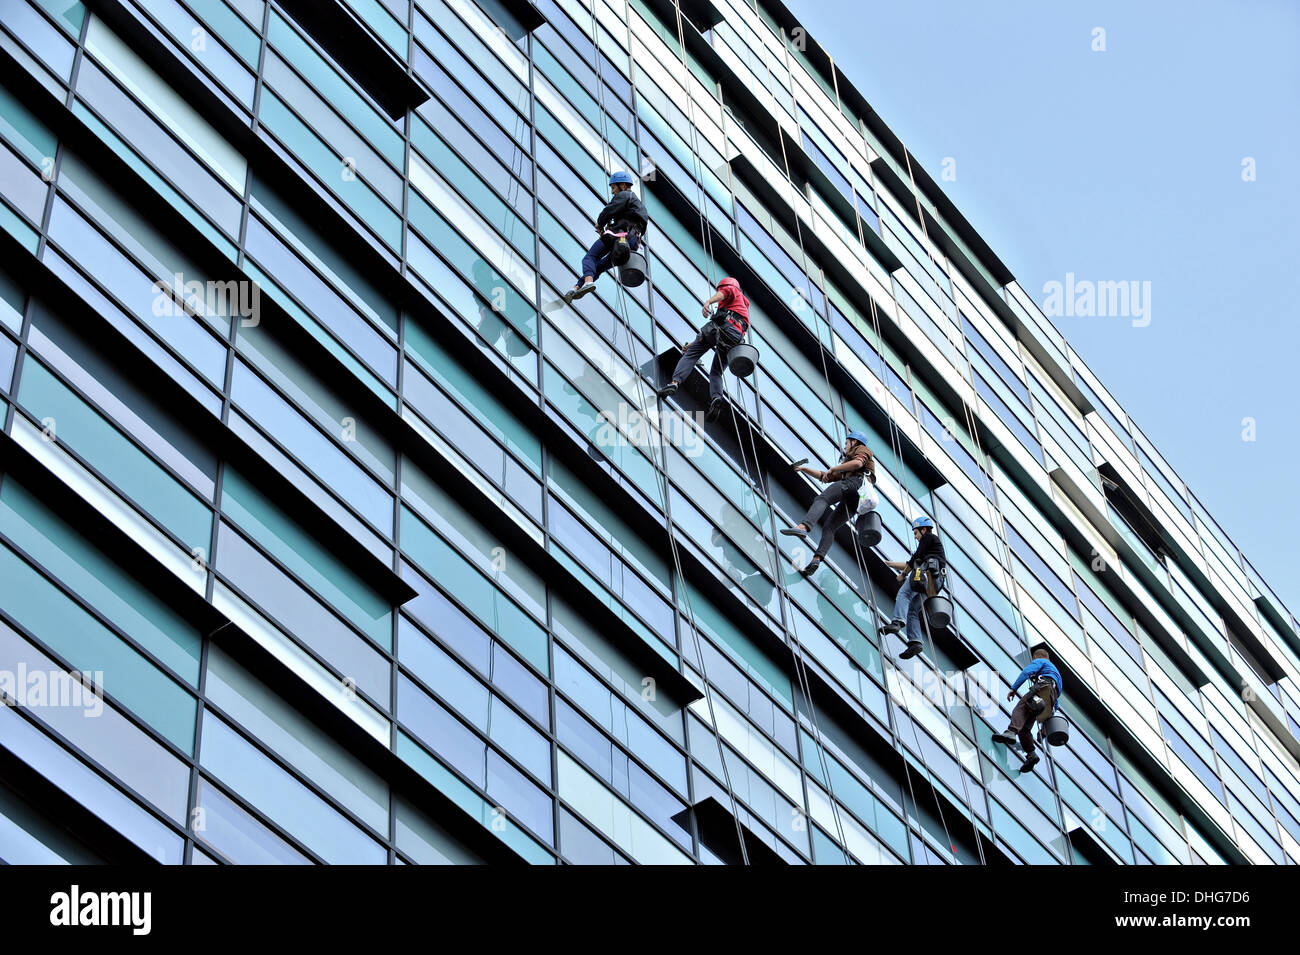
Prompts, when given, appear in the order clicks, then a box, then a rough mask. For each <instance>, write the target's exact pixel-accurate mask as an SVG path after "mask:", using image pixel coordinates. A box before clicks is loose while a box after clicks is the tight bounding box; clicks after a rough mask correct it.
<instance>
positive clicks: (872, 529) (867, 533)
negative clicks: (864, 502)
mask: <svg viewBox="0 0 1300 955" xmlns="http://www.w3.org/2000/svg"><path fill="white" fill-rule="evenodd" d="M857 526H858V536H859V537H861V538H862V543H863V544H865V545H866V546H868V547H875V546H876V545H877V544H879V543H880V541H881V539H882V538H883V537H884V533H885V529H884V527H883V525H882V524H881V522H880V512H879V511H867V513H865V514H862V515H860V516H859V517H858V525H857Z"/></svg>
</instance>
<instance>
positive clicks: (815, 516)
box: [803, 477, 862, 557]
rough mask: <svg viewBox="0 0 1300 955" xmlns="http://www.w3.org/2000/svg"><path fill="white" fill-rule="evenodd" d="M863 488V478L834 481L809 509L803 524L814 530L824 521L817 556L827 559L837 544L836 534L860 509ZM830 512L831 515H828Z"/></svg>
mask: <svg viewBox="0 0 1300 955" xmlns="http://www.w3.org/2000/svg"><path fill="white" fill-rule="evenodd" d="M861 488H862V478H861V477H846V478H841V479H840V480H838V481H832V482H831V483H830V484H828V485H826V487H825V488H824V489H823V490H822V492H821V493H820V494H818V495H817V496H816V497H815V498H813V502H812V504H811V505H809V507H808V513H807V514H805V515H804V516H803V523H804V524H805V525H806V526H807V527H808V529H809V530H812V529H813V528H814V527H816V526H817V525H818V524H819V523H821V522H822V521H825V524H824V525H823V527H822V539H821V540H820V541H818V542H817V555H818V556H819V557H825V556H826V555H827V554H828V553H830V550H831V544H832V543H834V542H835V533H836V531H838V530H839V529H840V528H841V527H843V526H844V525H845V524H847V523H848V520H849V518H851V517H852V516H853V512H854V511H856V510H857V509H858V491H859V490H860V489H861ZM828 512H829V513H828Z"/></svg>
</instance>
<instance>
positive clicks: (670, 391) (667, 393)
mask: <svg viewBox="0 0 1300 955" xmlns="http://www.w3.org/2000/svg"><path fill="white" fill-rule="evenodd" d="M677 388H678V385H677V382H675V381H670V382H668V384H666V385H664V386H663V387H662V388H660V389H659V397H660V398H668V397H671V396H672V395H675V394H677Z"/></svg>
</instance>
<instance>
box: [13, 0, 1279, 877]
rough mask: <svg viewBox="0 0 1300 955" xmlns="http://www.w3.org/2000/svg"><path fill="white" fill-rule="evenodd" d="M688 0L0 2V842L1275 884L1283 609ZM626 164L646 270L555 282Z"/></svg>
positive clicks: (1124, 425)
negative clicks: (700, 353) (716, 349)
mask: <svg viewBox="0 0 1300 955" xmlns="http://www.w3.org/2000/svg"><path fill="white" fill-rule="evenodd" d="M335 7H337V9H334V8H335ZM326 8H329V10H328V16H327V11H326ZM688 12H689V14H690V15H689V16H688V15H687V12H683V11H680V10H679V9H678V7H677V6H676V5H675V4H674V3H672V2H665V0H539V2H536V3H531V2H525V0H368V2H359V0H358V2H352V0H330V2H329V3H324V4H310V3H299V2H284V3H281V2H278V0H103V2H99V3H95V4H93V5H92V6H91V7H87V6H85V5H83V4H82V3H81V2H78V0H9V2H6V3H5V4H4V5H3V7H0V165H2V166H3V170H0V242H2V243H3V244H4V250H5V252H6V254H5V255H3V256H0V421H2V422H3V431H4V434H3V437H0V690H2V691H3V692H4V695H5V702H6V703H12V704H15V705H10V706H0V751H2V752H0V755H2V756H3V757H4V765H5V766H7V767H9V768H10V771H9V772H8V773H7V774H5V775H4V777H3V779H2V780H0V860H3V861H5V862H10V863H22V862H59V861H62V862H73V863H76V862H88V861H144V860H153V861H157V862H163V863H170V864H199V863H204V864H207V863H212V862H222V863H333V862H342V863H367V864H399V863H401V864H405V863H449V864H462V863H479V862H495V861H502V860H516V861H518V860H522V861H525V862H528V863H534V864H539V865H542V864H545V865H553V864H562V863H570V864H586V863H590V864H627V863H656V864H679V863H682V864H686V863H697V864H698V863H707V864H736V863H743V862H750V863H758V862H777V861H779V862H784V863H788V864H846V863H859V864H981V863H988V862H994V861H1007V860H1010V861H1014V862H1022V863H1049V864H1083V863H1089V862H1101V861H1105V862H1118V863H1124V864H1140V863H1160V864H1165V863H1183V864H1189V863H1223V862H1229V863H1236V862H1257V863H1278V864H1284V863H1288V862H1291V863H1294V862H1297V861H1300V768H1298V767H1300V764H1298V763H1297V758H1298V757H1300V740H1298V739H1297V734H1300V629H1298V628H1297V621H1296V618H1295V617H1294V616H1293V615H1292V614H1291V612H1290V611H1289V610H1288V609H1287V608H1286V607H1285V606H1284V605H1283V604H1282V603H1281V601H1280V600H1279V599H1278V598H1277V596H1276V595H1275V594H1273V592H1272V591H1271V590H1270V589H1269V587H1268V585H1267V584H1266V583H1265V582H1264V581H1263V580H1262V579H1261V578H1260V577H1259V575H1258V574H1257V573H1256V571H1255V570H1254V569H1253V567H1252V566H1251V565H1250V563H1249V562H1248V561H1247V560H1246V558H1245V557H1244V556H1243V555H1242V554H1241V553H1240V551H1239V550H1238V549H1237V548H1236V547H1235V545H1233V543H1232V542H1231V540H1230V539H1229V537H1228V535H1227V534H1226V533H1225V532H1224V531H1223V530H1222V529H1221V528H1220V527H1219V526H1218V525H1217V524H1216V523H1215V521H1214V519H1213V518H1212V517H1211V516H1210V515H1209V514H1208V513H1207V512H1206V511H1205V509H1204V507H1202V505H1201V504H1200V503H1199V502H1198V501H1197V499H1196V497H1195V496H1194V495H1193V493H1192V492H1191V491H1190V490H1189V489H1188V488H1187V487H1186V486H1185V485H1184V484H1183V482H1182V481H1181V480H1180V479H1179V478H1178V476H1177V474H1176V473H1175V472H1174V470H1173V469H1172V468H1171V467H1170V466H1169V465H1168V464H1167V463H1166V462H1165V461H1164V459H1163V458H1162V457H1161V455H1160V454H1159V452H1158V451H1157V449H1156V448H1155V446H1154V445H1153V444H1152V443H1151V441H1150V440H1148V438H1147V436H1145V435H1144V434H1143V433H1142V432H1141V431H1139V430H1138V428H1137V427H1136V425H1135V424H1134V423H1133V422H1132V421H1131V420H1130V419H1129V418H1128V416H1127V415H1126V414H1125V413H1124V411H1123V409H1122V408H1121V406H1120V405H1119V404H1118V403H1117V402H1116V401H1115V400H1114V399H1113V398H1112V397H1111V396H1110V395H1109V394H1108V393H1107V392H1106V390H1105V388H1104V386H1103V385H1102V384H1101V382H1099V381H1098V380H1097V379H1096V378H1095V376H1093V375H1092V373H1091V372H1090V371H1089V370H1088V369H1087V368H1086V366H1085V365H1084V364H1083V363H1082V362H1081V361H1080V360H1079V359H1078V357H1077V356H1075V355H1074V354H1073V352H1072V351H1071V350H1070V349H1069V347H1068V345H1067V344H1066V343H1065V341H1064V339H1062V338H1061V337H1060V335H1059V333H1058V332H1057V331H1056V330H1055V329H1054V328H1052V326H1051V324H1050V322H1048V320H1047V319H1046V318H1045V317H1044V316H1043V315H1042V314H1041V312H1039V311H1038V310H1037V308H1036V307H1035V306H1034V305H1033V303H1032V302H1031V301H1030V299H1029V297H1028V296H1027V295H1026V294H1025V293H1024V291H1023V290H1022V289H1020V287H1019V286H1018V285H1017V284H1016V283H1015V282H1014V281H1012V282H1010V283H1009V284H1004V285H998V284H997V283H996V280H995V278H994V276H995V275H997V274H1001V273H1002V272H1003V271H1004V270H1003V269H1002V267H1001V266H1000V265H998V264H997V263H990V262H988V261H982V260H981V259H980V257H979V255H978V254H977V253H975V252H972V251H971V244H972V243H970V242H968V241H967V237H966V236H965V235H964V234H963V231H962V230H961V229H959V228H958V227H956V226H954V225H953V224H951V223H950V222H949V221H948V220H947V219H946V218H945V216H944V215H943V214H941V212H940V211H939V210H940V208H946V206H945V205H944V204H943V203H940V202H939V201H938V200H937V199H936V197H935V196H934V195H933V194H932V189H933V187H932V186H931V185H930V184H929V182H928V180H926V181H925V182H924V183H922V184H921V185H920V186H918V185H917V184H916V182H915V181H914V180H912V178H911V175H910V173H909V166H910V159H909V157H907V156H906V155H904V154H903V153H902V152H901V151H899V150H896V149H893V148H891V147H890V146H887V145H885V144H884V143H883V142H882V138H883V137H882V130H881V129H880V128H878V127H877V126H876V125H873V124H878V123H879V119H878V118H877V117H875V116H874V114H873V115H872V116H871V117H864V116H861V115H859V112H860V110H859V109H858V107H857V106H856V105H855V104H857V103H860V102H861V101H862V98H861V96H860V95H859V94H857V93H856V92H855V91H851V90H849V89H847V88H846V82H845V80H844V78H843V76H841V75H838V74H836V73H834V72H833V68H831V67H828V69H830V70H832V72H824V71H823V69H822V65H821V64H823V63H827V62H828V61H827V60H826V58H825V57H816V56H810V55H809V51H808V49H807V46H806V44H807V43H809V42H812V41H811V40H810V38H807V37H806V34H804V33H803V32H802V29H801V28H800V30H799V32H798V33H797V34H796V33H795V28H796V27H798V24H797V22H794V21H793V18H792V16H791V14H790V12H789V11H787V10H786V9H785V8H784V7H782V6H780V5H779V4H769V3H767V2H766V0H754V2H748V0H716V2H715V3H714V4H712V5H709V4H703V5H690V10H689V11H688ZM708 20H713V21H714V22H706V21H708ZM887 138H888V139H890V140H891V141H896V140H893V137H892V136H890V137H887ZM620 169H628V170H631V171H632V172H633V173H634V174H636V175H638V178H639V182H638V184H637V186H636V190H637V192H638V194H639V195H640V196H641V197H642V198H643V200H644V201H645V203H646V206H647V208H648V210H649V212H650V217H651V226H650V229H649V231H648V233H647V241H648V254H649V261H650V268H649V275H648V281H647V282H646V283H645V284H644V285H641V286H639V287H637V288H628V289H624V288H622V287H621V286H618V285H617V284H616V283H615V281H614V279H613V278H612V277H608V278H604V279H602V280H601V281H602V284H601V286H600V294H599V295H593V296H588V297H586V298H584V299H582V300H581V301H580V302H578V303H575V305H574V306H573V307H557V300H558V299H559V296H560V295H561V294H562V292H563V290H565V289H567V288H569V287H570V286H571V285H572V284H573V281H574V278H575V276H574V270H575V269H576V268H577V266H578V263H579V262H580V260H581V257H582V254H583V251H584V249H585V247H586V245H587V244H588V242H589V241H590V240H591V229H592V226H591V223H592V220H593V219H594V216H595V213H596V211H597V210H598V209H599V208H600V206H601V204H602V203H603V202H604V197H605V196H606V194H607V189H606V181H607V178H608V175H609V174H610V173H611V172H613V171H616V170H620ZM921 208H924V209H925V213H924V221H922V220H919V219H918V218H917V215H918V209H921ZM963 228H964V225H963ZM723 275H734V276H736V277H738V278H739V279H740V282H741V285H742V286H743V287H744V289H745V291H746V293H747V294H748V296H749V298H750V299H751V302H752V308H751V319H752V322H753V333H752V339H753V343H754V344H755V345H757V346H758V348H759V351H760V356H761V357H760V361H759V368H758V371H757V373H756V374H754V375H753V376H752V377H748V378H744V379H735V378H730V377H729V379H728V388H729V398H730V402H731V405H732V412H731V413H729V414H727V415H724V417H723V418H722V419H721V420H720V421H718V422H715V423H712V424H706V423H705V422H704V418H703V416H702V415H700V414H698V413H697V412H699V411H702V410H703V407H702V405H701V401H702V399H700V398H698V394H699V393H702V392H697V390H696V389H695V388H694V387H693V386H692V387H687V388H684V389H683V390H682V392H680V393H679V395H678V397H677V398H675V399H674V401H673V402H672V403H671V404H657V403H656V402H655V400H654V395H653V391H654V388H655V387H656V386H657V384H658V383H659V382H660V380H661V377H662V376H663V375H665V374H666V373H667V371H668V370H669V369H670V368H671V366H672V364H673V362H675V360H676V358H677V357H678V355H679V354H680V349H681V347H682V345H683V342H685V341H687V340H688V339H689V338H690V337H691V336H692V335H693V334H694V329H695V327H696V324H697V322H698V321H699V318H698V310H699V308H700V303H701V302H702V301H704V300H705V299H707V298H708V297H709V295H710V294H711V292H712V290H713V288H712V287H713V284H714V283H716V281H717V280H718V279H719V278H720V277H721V276H723ZM852 429H856V430H861V431H864V432H866V433H868V434H869V435H870V436H871V438H872V447H873V450H874V451H875V453H876V468H877V473H878V476H879V483H878V491H879V494H880V498H881V501H880V507H879V509H880V512H881V516H882V517H883V519H884V529H885V532H884V537H883V540H881V542H880V543H879V544H878V545H876V546H875V547H873V548H864V547H861V546H860V545H859V543H858V540H857V538H856V537H855V536H853V535H852V534H851V533H850V532H849V531H848V530H844V531H842V532H841V534H842V536H841V538H840V540H839V541H838V542H837V544H836V546H835V547H833V548H832V550H831V551H830V555H829V558H828V559H827V561H826V565H825V566H824V567H823V568H822V569H821V570H820V571H819V572H818V573H817V574H815V575H811V576H805V575H803V574H801V573H799V572H798V571H797V570H796V569H795V568H796V565H797V564H798V563H799V562H800V560H801V559H802V557H803V555H802V554H801V552H800V550H799V548H798V547H797V546H795V545H792V544H791V543H790V541H791V538H788V537H782V536H779V535H778V534H777V533H776V531H777V528H778V527H779V526H784V525H788V524H790V523H793V522H794V521H796V520H798V518H799V515H800V514H801V513H802V512H803V510H804V508H805V507H806V506H807V505H808V503H809V502H810V501H811V499H812V497H813V495H814V493H815V488H814V486H813V484H812V482H810V481H806V480H805V479H803V478H802V477H796V476H795V475H794V473H793V472H792V471H791V469H790V467H789V465H790V463H791V462H793V461H796V460H798V459H800V458H809V459H812V460H813V461H825V462H828V463H829V462H833V461H834V460H836V454H837V448H838V446H839V445H840V444H841V442H842V441H843V438H844V435H845V433H846V432H847V431H848V430H852ZM921 514H925V515H928V516H930V517H932V518H933V519H934V521H935V523H936V524H937V527H938V532H939V534H940V536H941V537H942V538H943V540H944V542H945V546H946V549H947V554H948V558H949V561H950V564H951V567H950V574H949V580H948V584H949V591H950V594H951V597H952V602H953V604H954V614H953V621H952V625H951V627H950V628H948V629H946V630H944V631H942V632H939V631H936V632H934V633H932V634H929V635H928V637H927V643H926V646H925V650H924V652H923V654H922V655H921V656H920V657H918V658H916V659H914V660H911V661H907V663H906V664H903V663H900V662H898V661H897V660H896V659H895V656H894V655H895V653H896V652H897V650H898V649H899V647H898V646H897V645H890V644H889V643H888V642H887V641H888V638H884V640H885V641H886V642H884V644H883V645H882V638H881V637H880V636H878V634H877V628H878V627H879V626H880V625H881V624H882V623H884V622H885V621H886V620H887V619H888V617H889V616H890V615H891V610H892V603H893V593H894V589H895V587H896V584H894V583H893V579H892V575H891V574H890V573H889V572H888V571H887V570H886V569H885V568H884V564H883V562H884V561H895V560H899V559H903V558H904V557H905V555H906V553H907V552H908V550H910V547H911V540H910V537H911V535H910V533H908V530H907V529H908V524H909V522H910V521H911V520H912V519H913V518H914V517H916V516H919V515H921ZM1040 645H1046V646H1047V647H1049V648H1050V650H1051V651H1052V653H1053V655H1054V657H1055V658H1056V659H1057V660H1059V661H1060V662H1061V665H1062V669H1063V670H1064V672H1065V678H1066V696H1065V699H1064V703H1063V709H1064V713H1065V715H1066V716H1067V718H1068V720H1069V723H1070V740H1069V742H1068V744H1067V745H1065V746H1061V747H1054V748H1052V750H1051V752H1050V758H1049V759H1047V760H1045V761H1044V762H1043V763H1041V764H1040V765H1039V767H1038V768H1037V770H1036V771H1035V772H1030V773H1020V772H1018V770H1017V768H1016V764H1017V763H1018V760H1011V759H1010V758H1009V756H1008V754H1007V751H1006V750H1005V749H1004V748H1003V747H1000V746H999V745H998V744H996V743H995V742H994V741H993V740H992V739H991V736H992V734H993V733H994V732H996V731H999V730H1001V729H1002V727H1003V726H1004V725H1005V724H1006V721H1007V718H1008V712H1009V704H1007V703H1005V702H1004V699H1005V696H1006V692H1007V689H1008V687H1009V684H1010V681H1011V680H1013V679H1014V677H1015V675H1016V674H1017V673H1018V671H1019V669H1020V668H1021V667H1022V666H1023V665H1024V664H1025V663H1026V662H1027V661H1028V659H1029V654H1030V650H1031V649H1032V648H1034V647H1037V646H1040Z"/></svg>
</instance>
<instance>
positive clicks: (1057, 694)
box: [993, 647, 1065, 773]
mask: <svg viewBox="0 0 1300 955" xmlns="http://www.w3.org/2000/svg"><path fill="white" fill-rule="evenodd" d="M1025 681H1029V689H1028V690H1027V691H1026V692H1025V695H1024V696H1022V697H1021V698H1020V701H1019V702H1018V703H1016V706H1015V709H1013V710H1012V711H1011V722H1010V724H1008V726H1007V728H1006V729H1004V730H1003V731H1002V732H1001V733H994V734H993V739H994V740H995V741H996V742H998V743H1002V744H1004V745H1006V746H1015V744H1016V739H1017V738H1019V740H1020V746H1021V748H1022V749H1023V750H1024V751H1025V762H1024V765H1022V766H1021V767H1020V771H1021V772H1022V773H1028V772H1032V771H1033V769H1034V767H1035V766H1036V765H1038V754H1037V753H1035V752H1034V736H1033V733H1032V732H1030V730H1031V729H1032V728H1033V724H1034V723H1045V722H1047V720H1048V719H1049V718H1050V717H1051V715H1052V713H1053V712H1055V710H1056V706H1057V704H1058V703H1059V702H1060V699H1061V693H1062V692H1063V688H1064V686H1065V681H1064V680H1062V679H1061V671H1060V670H1058V669H1057V668H1056V664H1054V663H1053V662H1052V655H1051V654H1050V653H1048V652H1047V648H1046V647H1036V648H1035V649H1034V653H1033V659H1032V660H1030V661H1029V665H1028V666H1026V667H1025V668H1024V669H1023V670H1021V671H1020V676H1018V677H1016V682H1015V683H1013V684H1011V691H1010V692H1009V693H1007V701H1008V702H1010V701H1011V700H1014V699H1015V698H1016V691H1017V690H1018V689H1020V685H1021V684H1022V683H1024V682H1025Z"/></svg>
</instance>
